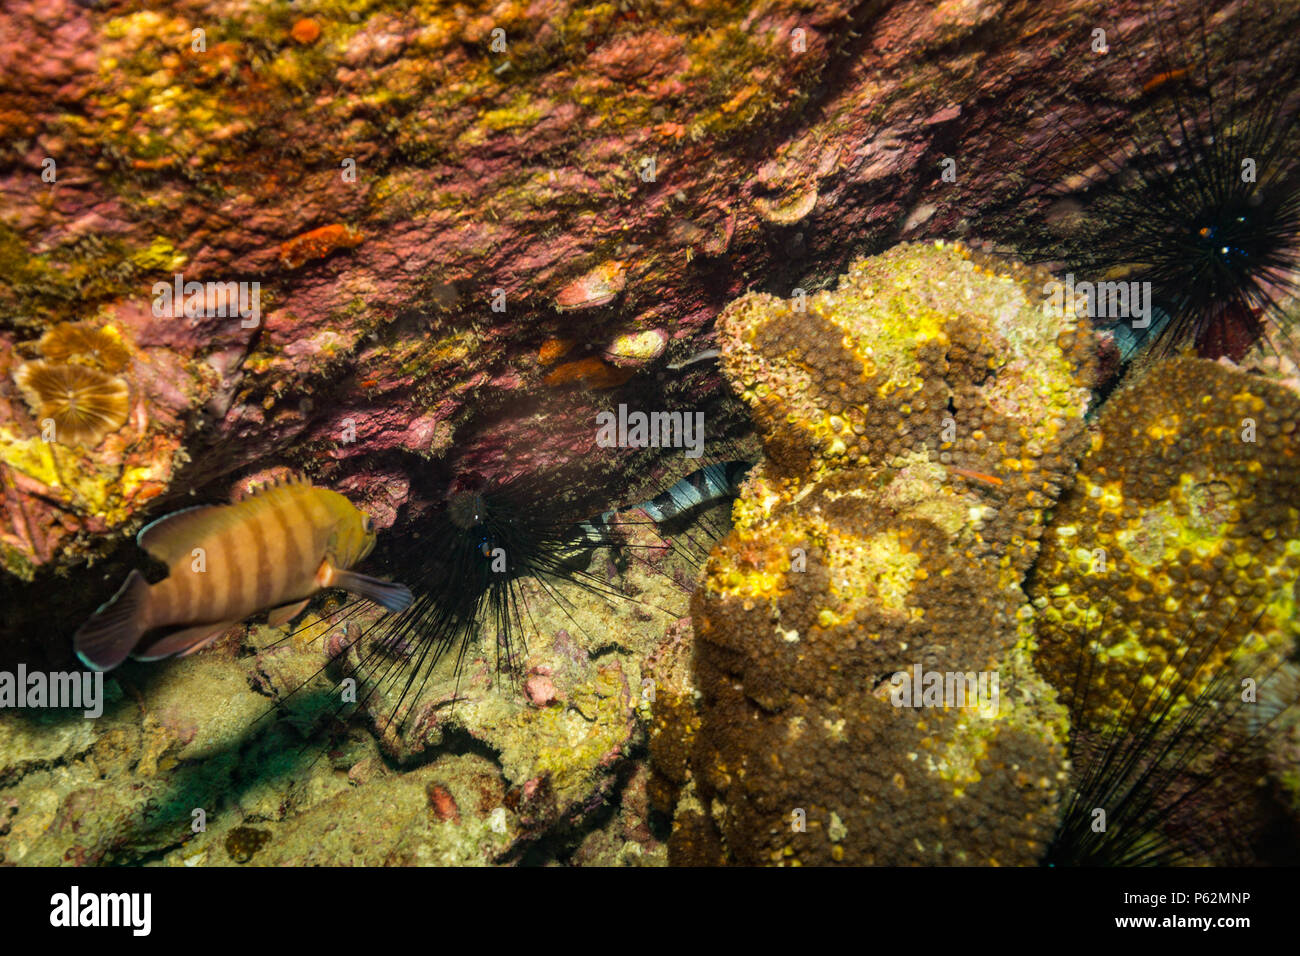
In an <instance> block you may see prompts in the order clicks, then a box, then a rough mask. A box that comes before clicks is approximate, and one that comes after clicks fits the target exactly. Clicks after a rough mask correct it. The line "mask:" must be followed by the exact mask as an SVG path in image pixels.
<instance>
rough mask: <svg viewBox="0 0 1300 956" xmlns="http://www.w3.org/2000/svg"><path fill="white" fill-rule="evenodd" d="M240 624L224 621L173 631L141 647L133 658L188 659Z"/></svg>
mask: <svg viewBox="0 0 1300 956" xmlns="http://www.w3.org/2000/svg"><path fill="white" fill-rule="evenodd" d="M238 623H239V622H238V621H222V622H221V623H220V624H198V625H196V626H194V627H186V628H182V629H181V630H179V631H172V632H171V633H170V634H164V635H163V636H162V637H160V638H158V639H157V640H156V641H150V642H149V643H148V644H146V645H144V646H142V647H140V649H139V650H138V651H136V652H134V653H132V655H131V656H132V657H133V658H135V659H136V660H137V661H160V660H162V659H163V658H164V657H188V656H189V655H191V654H193V653H194V652H195V651H197V650H200V649H202V648H204V647H207V646H208V645H209V644H211V643H212V642H213V641H215V640H216V639H217V638H219V637H220V636H221V635H222V634H224V633H226V631H228V630H230V629H231V628H232V627H234V626H235V625H236V624H238Z"/></svg>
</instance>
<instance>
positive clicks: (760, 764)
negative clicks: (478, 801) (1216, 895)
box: [652, 243, 1091, 864]
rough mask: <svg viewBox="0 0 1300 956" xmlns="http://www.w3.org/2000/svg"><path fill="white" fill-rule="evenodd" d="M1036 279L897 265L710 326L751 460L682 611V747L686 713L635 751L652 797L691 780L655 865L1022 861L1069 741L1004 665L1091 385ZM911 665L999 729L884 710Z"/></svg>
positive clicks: (1077, 347) (946, 250) (754, 299)
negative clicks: (948, 682)
mask: <svg viewBox="0 0 1300 956" xmlns="http://www.w3.org/2000/svg"><path fill="white" fill-rule="evenodd" d="M1043 279H1044V277H1043V275H1041V274H1039V273H1036V272H1030V271H1027V270H1024V269H1022V268H1020V267H1017V266H1014V265H1009V264H1001V263H997V262H995V261H991V260H983V259H981V258H980V257H978V256H976V255H975V254H973V253H972V252H971V251H969V250H967V249H965V248H964V247H961V246H951V245H950V246H945V245H943V244H942V243H940V244H935V245H924V244H911V245H904V246H899V247H896V248H895V249H893V250H891V251H890V252H888V253H885V254H883V255H880V256H877V257H874V258H872V259H866V260H861V261H858V262H856V263H854V264H853V265H852V266H851V267H850V269H849V272H848V274H847V275H846V276H844V277H842V278H841V281H840V284H839V287H838V288H837V289H835V290H834V291H827V292H822V293H819V294H817V295H815V296H812V297H809V298H807V299H806V301H805V300H802V299H798V298H796V299H795V300H791V301H790V302H785V301H781V300H779V299H776V298H774V297H772V296H768V295H757V294H751V295H747V296H745V297H743V298H741V299H740V300H738V301H736V302H733V303H732V304H731V305H730V306H728V308H727V309H726V310H725V312H724V313H723V315H722V317H721V320H720V341H721V343H722V346H723V352H724V368H725V370H726V372H727V375H728V377H729V379H730V381H731V384H732V387H733V388H734V389H735V390H736V391H737V392H738V393H739V394H740V395H741V396H742V398H743V399H744V401H745V402H746V403H747V404H748V405H749V406H750V408H751V410H752V412H753V415H754V418H755V420H756V421H757V423H758V425H759V427H760V430H761V431H762V435H763V440H764V447H765V450H766V453H767V460H766V461H765V462H764V463H763V464H762V465H761V466H760V467H759V468H758V469H757V470H756V472H755V473H754V475H753V476H752V477H751V478H750V480H749V481H748V482H747V483H746V485H745V487H744V489H743V491H742V495H741V498H740V500H739V501H738V503H737V505H736V507H735V518H736V526H735V529H734V531H733V532H732V534H731V535H730V536H729V537H727V538H726V539H724V541H723V542H722V543H721V544H720V545H719V546H718V547H717V548H716V549H715V550H714V553H713V555H712V557H711V559H710V561H709V564H708V568H707V571H706V577H705V581H704V584H703V586H702V587H701V588H700V590H699V591H697V592H696V595H695V598H694V601H693V604H692V610H693V614H694V618H695V624H696V637H697V642H698V643H697V651H696V655H697V656H696V680H697V682H698V686H699V690H700V692H701V694H702V701H701V708H700V714H699V718H698V728H697V726H696V720H695V719H693V717H692V715H691V714H689V713H688V714H686V715H684V716H683V717H681V718H680V719H678V720H675V721H674V720H671V719H669V720H667V721H661V722H659V723H657V724H656V726H655V728H654V734H655V736H654V738H653V739H652V753H655V754H656V755H657V757H658V758H659V759H660V761H661V776H662V777H663V778H666V779H668V780H669V781H670V782H672V781H673V780H674V779H675V780H677V781H680V780H682V779H684V778H685V774H684V772H683V770H684V768H683V767H682V766H681V764H682V760H681V757H680V755H681V753H682V752H683V750H688V751H689V757H688V758H687V762H688V764H689V768H690V770H691V771H692V776H693V781H692V782H691V783H690V784H688V785H687V786H686V787H685V788H684V789H683V791H682V795H681V799H680V800H679V802H678V805H677V815H676V820H675V824H674V834H673V837H672V841H671V843H670V853H671V858H672V859H673V860H674V861H675V862H678V863H716V862H722V861H731V862H740V863H748V864H753V863H772V862H775V863H798V864H816V863H829V862H846V863H881V864H884V863H996V864H1012V863H1027V862H1030V861H1032V860H1034V859H1036V857H1037V855H1038V854H1039V853H1041V851H1042V848H1043V844H1044V841H1045V840H1046V838H1047V837H1048V836H1049V835H1050V832H1051V830H1052V828H1053V826H1054V824H1055V813H1056V801H1057V791H1058V787H1059V786H1060V783H1061V780H1062V778H1063V759H1064V757H1063V746H1062V741H1063V738H1064V734H1065V726H1064V719H1063V713H1062V711H1061V709H1060V708H1059V706H1058V705H1056V704H1055V701H1054V695H1053V694H1052V692H1051V691H1050V690H1049V689H1048V688H1047V686H1046V685H1045V684H1044V682H1042V681H1041V680H1040V679H1039V678H1038V677H1037V676H1036V675H1035V674H1034V673H1033V671H1032V669H1031V668H1030V667H1029V666H1028V664H1027V662H1026V660H1025V656H1024V648H1025V646H1027V645H1026V643H1025V641H1026V638H1027V636H1028V633H1029V631H1028V628H1029V623H1028V619H1029V617H1030V615H1029V613H1028V609H1027V608H1026V607H1025V606H1024V597H1023V595H1022V593H1021V592H1020V587H1019V581H1020V578H1021V576H1022V575H1023V573H1024V571H1025V569H1026V567H1027V566H1028V564H1029V562H1030V561H1031V560H1032V559H1033V557H1034V555H1035V552H1036V549H1037V541H1038V538H1039V536H1040V533H1041V528H1042V522H1043V510H1044V508H1045V507H1046V506H1047V505H1048V504H1049V503H1050V502H1051V501H1052V500H1053V499H1054V498H1055V497H1056V494H1057V492H1058V490H1059V488H1060V487H1061V484H1062V483H1063V482H1064V481H1066V480H1067V478H1068V474H1069V469H1070V464H1069V462H1070V453H1069V447H1070V445H1071V443H1072V441H1073V440H1074V439H1075V438H1076V437H1077V436H1079V435H1080V434H1081V432H1082V417H1083V413H1084V411H1085V409H1086V407H1087V404H1088V398H1089V394H1090V393H1089V390H1088V387H1087V385H1088V381H1089V376H1090V374H1091V370H1090V367H1089V363H1088V361H1087V360H1086V358H1085V356H1086V355H1087V354H1088V347H1089V345H1090V341H1091V338H1090V333H1089V331H1088V329H1087V326H1086V323H1084V322H1082V321H1079V320H1076V319H1075V317H1074V316H1073V315H1069V314H1067V315H1053V314H1050V313H1048V312H1047V311H1045V310H1044V309H1043V308H1042V306H1041V285H1042V283H1043ZM914 667H919V668H920V669H921V672H924V673H927V674H928V673H940V674H948V673H960V674H963V675H964V674H968V673H969V674H970V675H971V677H972V678H974V677H975V676H976V674H978V673H979V672H984V674H985V675H986V676H988V677H990V679H991V674H996V675H997V676H998V679H999V687H998V697H997V700H998V704H997V706H996V707H995V708H993V711H995V712H993V711H991V710H990V709H989V708H988V707H987V706H986V707H984V708H980V707H977V706H974V702H973V701H971V700H966V701H964V702H963V701H960V700H957V701H954V700H953V699H951V698H950V699H949V700H948V701H947V705H946V706H945V705H941V706H925V707H919V708H918V707H910V706H895V703H894V701H893V700H891V696H892V694H893V693H894V691H895V686H896V683H897V681H896V679H892V678H893V675H896V674H899V673H900V672H903V673H905V674H907V675H908V676H909V677H910V676H911V674H912V673H913V668H914ZM971 690H972V691H973V690H974V687H972V688H971ZM675 700H676V698H675ZM678 703H679V704H680V701H678ZM682 710H683V708H682V707H680V706H678V707H676V711H677V712H678V713H680V712H681V711H682ZM674 756H675V757H676V758H677V759H676V760H675V761H674V760H673V759H672V758H673V757H674ZM669 789H671V788H669ZM801 825H804V826H806V829H801Z"/></svg>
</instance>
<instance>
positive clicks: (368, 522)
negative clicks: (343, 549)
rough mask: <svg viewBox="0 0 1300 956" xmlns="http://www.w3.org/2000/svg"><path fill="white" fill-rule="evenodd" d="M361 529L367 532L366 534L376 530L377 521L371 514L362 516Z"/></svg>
mask: <svg viewBox="0 0 1300 956" xmlns="http://www.w3.org/2000/svg"><path fill="white" fill-rule="evenodd" d="M361 530H362V531H364V532H366V534H369V533H370V532H371V531H374V530H375V522H374V520H373V519H372V518H371V517H370V515H366V514H363V515H362V516H361Z"/></svg>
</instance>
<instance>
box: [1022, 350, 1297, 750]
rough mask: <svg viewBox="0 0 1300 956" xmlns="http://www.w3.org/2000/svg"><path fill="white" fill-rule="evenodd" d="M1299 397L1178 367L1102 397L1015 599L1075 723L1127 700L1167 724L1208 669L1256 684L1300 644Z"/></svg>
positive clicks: (1215, 372) (1158, 369)
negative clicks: (1161, 699)
mask: <svg viewBox="0 0 1300 956" xmlns="http://www.w3.org/2000/svg"><path fill="white" fill-rule="evenodd" d="M1297 428H1300V400H1297V398H1296V396H1295V394H1294V393H1293V392H1291V391H1290V390H1289V389H1287V388H1285V387H1283V386H1280V385H1275V384H1273V383H1271V382H1267V381H1262V380H1260V379H1259V378H1257V377H1254V376H1249V375H1245V374H1243V373H1241V372H1237V371H1232V370H1229V369H1226V368H1224V367H1222V366H1220V365H1217V364H1215V363H1213V362H1209V361H1205V360H1197V359H1190V358H1180V359H1175V360H1173V361H1170V362H1167V363H1162V364H1160V365H1157V366H1155V367H1154V368H1153V369H1151V370H1149V371H1148V372H1147V373H1146V374H1145V375H1143V376H1142V377H1141V378H1140V379H1139V380H1138V381H1136V382H1135V383H1133V384H1132V385H1131V386H1129V387H1127V388H1125V389H1124V390H1123V391H1122V392H1121V393H1119V394H1117V395H1115V396H1113V397H1112V398H1111V400H1110V401H1109V402H1108V403H1107V405H1106V407H1105V410H1104V412H1103V413H1102V415H1101V416H1100V418H1099V421H1098V428H1097V431H1096V432H1095V434H1093V436H1092V440H1091V445H1090V447H1089V449H1088V452H1087V454H1086V455H1085V456H1084V458H1083V460H1082V462H1081V463H1080V466H1079V467H1080V471H1079V477H1078V480H1077V482H1076V484H1075V486H1074V488H1073V489H1072V491H1071V493H1070V494H1069V496H1068V497H1067V498H1066V500H1065V501H1064V502H1063V503H1062V506H1061V508H1060V509H1059V510H1058V512H1057V514H1056V518H1055V521H1054V524H1053V527H1052V529H1051V533H1049V534H1048V535H1047V539H1046V541H1045V543H1044V546H1043V554H1042V556H1041V557H1040V558H1039V561H1038V566H1037V569H1036V572H1035V579H1034V583H1033V585H1032V587H1031V589H1030V594H1031V597H1032V598H1033V601H1034V605H1035V607H1036V608H1037V609H1038V615H1037V617H1038V645H1039V647H1038V655H1037V657H1036V663H1037V665H1038V667H1039V669H1040V670H1041V672H1042V673H1043V675H1044V676H1045V677H1046V678H1047V679H1048V680H1050V681H1051V682H1052V683H1053V684H1055V685H1056V686H1057V687H1059V688H1060V689H1061V692H1062V695H1063V697H1064V698H1065V700H1066V701H1067V702H1070V703H1072V702H1073V700H1072V698H1073V696H1074V695H1075V694H1076V693H1077V691H1076V689H1075V687H1074V684H1075V675H1076V674H1077V673H1079V672H1080V671H1083V672H1085V673H1087V674H1089V675H1090V676H1089V681H1088V684H1087V687H1086V696H1085V698H1084V699H1081V700H1080V701H1079V705H1080V706H1079V710H1080V713H1081V715H1082V718H1083V720H1084V721H1085V722H1086V723H1088V724H1095V725H1098V726H1100V727H1105V726H1106V725H1107V724H1108V723H1110V722H1113V721H1115V720H1118V719H1121V718H1122V716H1123V714H1124V713H1125V710H1126V708H1131V707H1132V702H1131V700H1130V698H1131V696H1132V693H1133V688H1134V687H1135V685H1136V686H1138V687H1139V688H1140V689H1141V690H1142V691H1143V692H1156V693H1164V692H1166V691H1167V692H1169V693H1171V694H1174V695H1175V696H1176V698H1177V699H1175V700H1171V701H1169V702H1168V704H1169V707H1170V713H1169V716H1170V717H1175V716H1177V713H1178V711H1179V710H1180V709H1182V708H1183V707H1185V706H1186V704H1187V703H1188V700H1189V698H1194V697H1195V696H1196V695H1197V694H1198V693H1200V692H1201V691H1202V690H1203V689H1204V688H1205V686H1206V685H1207V683H1208V682H1209V681H1210V680H1211V679H1212V678H1213V677H1214V676H1215V675H1216V674H1218V673H1219V672H1220V671H1221V670H1222V669H1223V668H1224V667H1229V666H1230V667H1231V668H1232V669H1234V670H1236V671H1238V672H1240V673H1241V674H1243V675H1253V676H1254V678H1255V679H1256V680H1257V681H1258V680H1262V679H1263V678H1265V677H1266V676H1267V675H1269V674H1271V673H1272V672H1273V671H1274V670H1275V669H1276V668H1278V667H1279V666H1280V665H1281V664H1282V662H1283V660H1284V659H1285V658H1286V657H1287V655H1288V654H1290V652H1291V650H1292V648H1293V647H1294V646H1295V642H1296V638H1297V637H1298V636H1300V615H1297V597H1298V595H1297V590H1296V588H1297V584H1296V582H1297V573H1298V572H1300V471H1298V470H1297V465H1300V436H1297Z"/></svg>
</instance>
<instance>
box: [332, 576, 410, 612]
mask: <svg viewBox="0 0 1300 956" xmlns="http://www.w3.org/2000/svg"><path fill="white" fill-rule="evenodd" d="M333 578H334V581H333V584H334V586H335V587H340V588H343V589H344V590H345V591H351V592H352V593H353V594H360V595H361V596H362V597H363V598H369V599H370V600H372V601H374V602H375V603H376V604H379V605H382V606H383V607H386V608H388V610H390V611H405V610H406V609H407V608H408V607H410V606H411V602H412V601H413V600H415V598H414V597H413V596H412V594H411V589H410V588H408V587H407V586H406V585H405V584H396V583H394V582H392V581H381V580H379V579H378V578H371V577H367V576H366V575H364V574H356V573H354V572H352V571H337V570H336V571H335V572H334V574H333Z"/></svg>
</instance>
